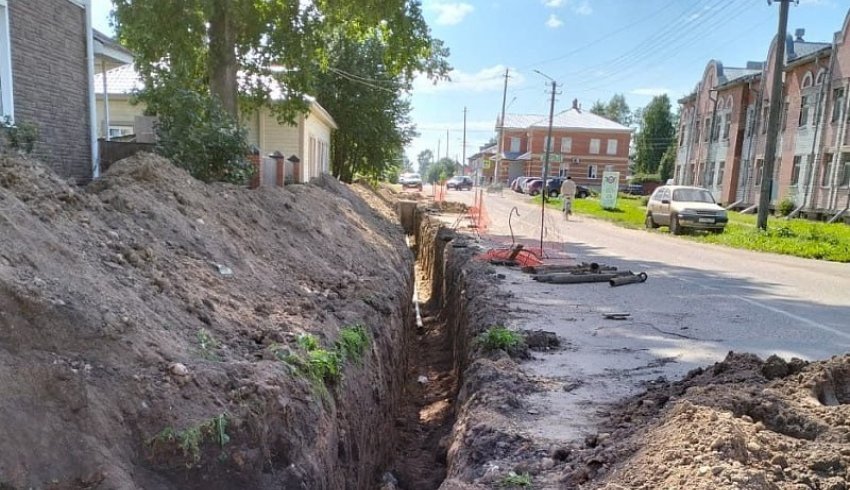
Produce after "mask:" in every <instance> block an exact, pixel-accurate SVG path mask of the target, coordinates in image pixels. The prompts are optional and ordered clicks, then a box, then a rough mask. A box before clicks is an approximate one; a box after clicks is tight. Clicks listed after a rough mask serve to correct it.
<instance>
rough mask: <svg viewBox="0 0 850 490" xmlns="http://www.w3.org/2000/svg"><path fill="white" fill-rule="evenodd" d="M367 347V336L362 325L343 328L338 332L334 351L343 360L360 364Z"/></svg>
mask: <svg viewBox="0 0 850 490" xmlns="http://www.w3.org/2000/svg"><path fill="white" fill-rule="evenodd" d="M368 346H369V335H368V334H367V333H366V328H365V327H363V325H359V324H358V325H354V326H351V327H345V328H343V329H342V330H340V331H339V339H337V341H336V350H337V352H339V354H340V355H341V356H342V358H343V359H345V360H351V361H355V362H360V361H361V360H362V359H363V354H365V353H366V347H368Z"/></svg>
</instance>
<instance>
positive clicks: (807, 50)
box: [791, 41, 832, 59]
mask: <svg viewBox="0 0 850 490" xmlns="http://www.w3.org/2000/svg"><path fill="white" fill-rule="evenodd" d="M829 47H832V44H830V43H810V42H805V41H794V57H793V58H791V59H796V58H802V57H804V56H808V55H810V54H813V53H815V52H817V51H820V50H822V49H826V48H829Z"/></svg>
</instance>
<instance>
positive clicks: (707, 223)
mask: <svg viewBox="0 0 850 490" xmlns="http://www.w3.org/2000/svg"><path fill="white" fill-rule="evenodd" d="M728 221H729V217H728V216H727V215H726V210H725V209H723V208H722V207H720V206H719V205H718V204H717V203H716V202H715V201H714V197H713V196H712V195H711V192H709V191H708V190H707V189H703V188H702V187H691V186H684V185H665V186H661V187H659V188H657V189H655V192H653V193H652V196H651V197H650V198H649V202H647V204H646V220H645V223H646V227H647V228H658V227H659V226H662V225H664V226H669V227H670V233H673V234H674V235H680V234H681V233H682V231H683V230H684V229H686V228H691V229H698V230H709V231H712V232H714V233H723V229H724V228H725V227H726V223H727V222H728Z"/></svg>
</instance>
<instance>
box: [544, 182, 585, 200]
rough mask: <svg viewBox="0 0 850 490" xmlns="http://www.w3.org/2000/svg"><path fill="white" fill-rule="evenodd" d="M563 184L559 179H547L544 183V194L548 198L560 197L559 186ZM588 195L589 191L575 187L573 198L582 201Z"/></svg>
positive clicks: (581, 187) (579, 186)
mask: <svg viewBox="0 0 850 490" xmlns="http://www.w3.org/2000/svg"><path fill="white" fill-rule="evenodd" d="M563 183H564V179H563V178H561V177H555V178H552V179H549V181H548V182H547V183H546V193H547V195H548V196H549V197H558V196H559V195H561V185H562V184H563ZM589 195H590V189H588V188H587V187H585V186H583V185H576V195H575V197H576V198H578V199H584V198H585V197H587V196H589Z"/></svg>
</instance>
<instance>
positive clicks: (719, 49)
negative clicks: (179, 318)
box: [92, 0, 850, 161]
mask: <svg viewBox="0 0 850 490" xmlns="http://www.w3.org/2000/svg"><path fill="white" fill-rule="evenodd" d="M92 1H93V6H94V25H95V27H96V28H98V29H101V30H103V31H105V32H111V30H110V29H109V25H108V13H109V8H110V5H111V2H110V0H92ZM849 8H850V0H801V1H800V4H799V5H796V6H794V5H793V4H792V7H791V10H790V17H789V24H788V27H789V30H790V31H791V32H793V31H794V29H796V28H798V27H799V28H805V29H806V35H805V39H806V40H807V41H822V42H830V41H832V36H833V33H834V32H835V31H838V30H839V29H840V28H841V25H842V23H843V21H844V18H845V15H846V14H847V11H848V9H849ZM423 11H424V13H425V17H426V20H427V21H428V23H429V25H430V26H431V28H432V31H433V32H432V33H433V35H434V36H435V37H437V38H440V39H442V40H444V41H445V42H446V44H447V45H448V47H449V48H450V49H451V52H452V53H451V57H450V59H449V60H450V62H451V64H452V66H453V68H454V72H452V74H451V78H452V82H442V83H439V84H437V85H433V84H431V83H430V82H428V81H427V80H421V79H420V80H417V81H416V84H415V88H414V91H413V95H412V100H413V107H414V110H413V119H414V121H415V122H416V124H417V126H418V128H419V132H420V133H421V136H420V137H419V138H417V139H416V140H415V141H414V142H413V144H412V145H411V146H410V147H409V148H408V149H407V154H408V156H409V157H410V158H411V160H413V161H415V157H416V155H417V154H418V153H419V152H420V151H422V150H424V149H431V150H432V151H434V152H436V150H437V146H438V141H439V142H440V143H439V145H440V148H441V150H442V151H441V153H443V155H445V151H446V142H447V141H446V130H449V136H448V145H449V156H450V157H452V158H455V157H456V158H458V159H460V158H461V157H462V155H463V151H462V150H463V145H462V136H463V135H462V128H463V109H464V107H467V109H468V114H467V145H466V154H467V156H469V155H471V154H472V153H475V152H476V151H477V149H478V146H479V145H481V144H483V143H485V142H486V141H487V140H488V139H489V138H490V137H491V136H492V135H494V126H495V121H496V117H497V116H498V114H499V111H500V109H501V102H502V84H503V78H502V75H503V74H504V72H505V69H506V68H509V69H510V71H511V78H510V80H509V84H508V97H507V101H508V103H509V109H508V111H509V112H521V113H538V114H544V113H546V112H547V111H548V108H549V103H548V95H547V89H548V85H547V84H548V83H549V82H548V81H547V80H546V79H545V78H544V77H542V76H540V75H538V74H537V73H535V72H534V71H533V70H539V71H541V72H543V73H545V74H546V75H548V76H550V77H552V78H554V79H556V80H557V81H558V83H559V84H560V85H559V91H560V95H559V96H558V98H557V101H556V110H558V109H566V108H568V107H569V106H570V105H571V102H572V100H573V99H574V98H577V99H578V100H579V102H580V103H581V104H582V106H583V107H585V108H588V109H589V108H590V106H591V104H592V103H593V101H595V100H597V99H601V100H604V101H607V100H608V99H609V98H610V97H611V96H612V95H614V94H617V93H622V94H624V95H625V96H626V99H627V100H628V102H629V104H630V105H631V107H632V109H635V108H638V107H642V106H644V105H646V104H647V103H648V102H649V100H650V99H651V98H652V96H653V95H656V94H660V93H665V92H666V93H668V94H669V95H670V96H671V98H672V99H674V100H675V99H677V98H678V97H680V96H681V95H684V94H685V93H687V92H690V91H691V90H692V89H693V87H694V85H695V84H696V83H697V82H698V81H699V79H700V77H701V76H702V72H703V70H704V69H705V65H706V63H707V62H708V61H709V60H710V59H712V58H714V59H719V60H720V61H722V62H723V63H724V65H726V66H743V65H744V64H745V63H746V62H747V61H748V60H753V61H763V60H764V58H765V57H766V56H767V48H768V45H769V43H770V40H771V39H772V37H773V35H774V33H775V32H776V24H777V20H778V14H779V9H778V5H777V4H776V3H774V4H773V5H772V6H769V5H768V4H767V1H765V0H423Z"/></svg>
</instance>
